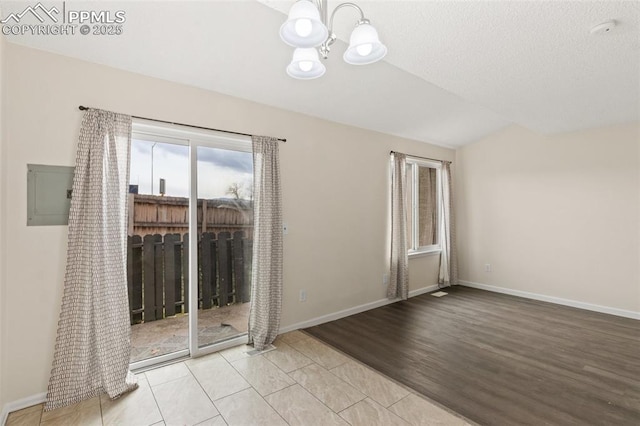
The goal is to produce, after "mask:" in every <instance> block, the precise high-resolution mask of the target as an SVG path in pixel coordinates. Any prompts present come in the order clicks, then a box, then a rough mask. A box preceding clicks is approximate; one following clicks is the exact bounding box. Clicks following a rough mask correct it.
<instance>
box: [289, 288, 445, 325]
mask: <svg viewBox="0 0 640 426" xmlns="http://www.w3.org/2000/svg"><path fill="white" fill-rule="evenodd" d="M435 290H438V286H437V285H436V284H434V285H431V286H428V287H422V288H419V289H417V290H411V291H410V292H409V297H415V296H419V295H421V294H425V293H429V292H431V291H435ZM398 301H400V299H380V300H376V301H375V302H369V303H365V304H363V305H358V306H354V307H353V308H349V309H344V310H342V311H338V312H333V313H331V314H326V315H322V316H319V317H316V318H311V319H309V320H306V321H302V322H298V323H295V324H291V325H287V326H284V327H280V334H283V333H288V332H289V331H293V330H298V329H301V328H308V327H313V326H314V325H319V324H324V323H325V322H329V321H335V320H338V319H340V318H344V317H348V316H350V315H355V314H359V313H361V312H364V311H368V310H370V309H375V308H379V307H381V306H385V305H389V304H391V303H395V302H398Z"/></svg>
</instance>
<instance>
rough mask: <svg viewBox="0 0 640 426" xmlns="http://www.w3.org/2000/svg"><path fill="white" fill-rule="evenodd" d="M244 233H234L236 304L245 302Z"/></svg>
mask: <svg viewBox="0 0 640 426" xmlns="http://www.w3.org/2000/svg"><path fill="white" fill-rule="evenodd" d="M243 237H244V232H242V231H236V232H234V233H233V240H232V241H231V242H232V246H233V251H232V253H233V288H234V289H235V294H236V297H235V301H236V303H242V301H243V300H244V298H245V296H244V290H245V288H244V251H243V250H242V239H243Z"/></svg>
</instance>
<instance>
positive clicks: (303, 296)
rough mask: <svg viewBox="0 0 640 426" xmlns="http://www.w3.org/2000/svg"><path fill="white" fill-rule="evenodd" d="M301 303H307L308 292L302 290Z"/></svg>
mask: <svg viewBox="0 0 640 426" xmlns="http://www.w3.org/2000/svg"><path fill="white" fill-rule="evenodd" d="M300 301H301V302H306V301H307V290H300Z"/></svg>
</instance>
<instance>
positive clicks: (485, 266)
mask: <svg viewBox="0 0 640 426" xmlns="http://www.w3.org/2000/svg"><path fill="white" fill-rule="evenodd" d="M484 271H485V272H491V264H490V263H485V264H484Z"/></svg>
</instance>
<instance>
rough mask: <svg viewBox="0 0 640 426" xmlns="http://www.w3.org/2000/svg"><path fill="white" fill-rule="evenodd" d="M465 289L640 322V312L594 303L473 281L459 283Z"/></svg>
mask: <svg viewBox="0 0 640 426" xmlns="http://www.w3.org/2000/svg"><path fill="white" fill-rule="evenodd" d="M458 282H459V283H460V285H463V286H465V287H473V288H477V289H480V290H487V291H492V292H494V293H503V294H509V295H511V296H518V297H524V298H527V299H533V300H541V301H543V302H550V303H555V304H557V305H564V306H571V307H572V308H579V309H586V310H588V311H594V312H600V313H603V314H610V315H616V316H619V317H625V318H632V319H637V320H640V312H634V311H627V310H625V309H618V308H610V307H608V306H602V305H594V304H592V303H586V302H579V301H577V300H571V299H563V298H561V297H554V296H546V295H544V294H538V293H529V292H528V291H521V290H512V289H510V288H504V287H497V286H494V285H488V284H481V283H475V282H472V281H463V280H459V281H458Z"/></svg>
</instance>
